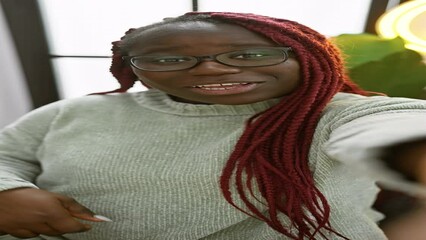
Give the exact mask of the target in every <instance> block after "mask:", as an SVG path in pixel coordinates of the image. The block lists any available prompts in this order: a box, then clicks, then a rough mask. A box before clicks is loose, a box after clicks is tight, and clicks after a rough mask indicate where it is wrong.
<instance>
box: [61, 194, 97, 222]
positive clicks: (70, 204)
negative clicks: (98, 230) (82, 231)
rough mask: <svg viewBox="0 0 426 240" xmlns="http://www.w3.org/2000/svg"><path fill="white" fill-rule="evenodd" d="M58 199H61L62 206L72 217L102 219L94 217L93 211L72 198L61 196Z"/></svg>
mask: <svg viewBox="0 0 426 240" xmlns="http://www.w3.org/2000/svg"><path fill="white" fill-rule="evenodd" d="M59 200H60V201H61V204H62V206H64V208H65V209H67V210H68V212H69V214H71V216H73V217H76V218H79V219H83V220H88V221H93V222H102V221H103V220H101V219H98V218H96V217H95V213H94V212H92V211H91V210H90V209H88V208H86V207H85V206H83V205H81V204H80V203H79V202H77V201H76V200H75V199H74V198H70V197H65V196H61V197H60V198H59Z"/></svg>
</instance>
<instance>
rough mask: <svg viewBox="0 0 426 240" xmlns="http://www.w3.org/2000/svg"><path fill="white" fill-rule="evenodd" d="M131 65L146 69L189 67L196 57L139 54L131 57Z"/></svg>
mask: <svg viewBox="0 0 426 240" xmlns="http://www.w3.org/2000/svg"><path fill="white" fill-rule="evenodd" d="M131 62H132V64H133V66H135V67H137V68H139V69H142V70H147V71H172V70H180V69H185V68H190V67H192V66H194V65H195V64H197V59H196V58H193V57H189V56H139V57H133V58H131Z"/></svg>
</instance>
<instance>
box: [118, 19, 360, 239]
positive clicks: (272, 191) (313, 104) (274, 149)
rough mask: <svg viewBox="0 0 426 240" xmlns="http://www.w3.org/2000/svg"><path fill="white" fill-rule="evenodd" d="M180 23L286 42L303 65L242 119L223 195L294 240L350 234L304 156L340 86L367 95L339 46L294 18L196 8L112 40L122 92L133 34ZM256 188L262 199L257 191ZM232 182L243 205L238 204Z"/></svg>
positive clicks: (129, 78)
mask: <svg viewBox="0 0 426 240" xmlns="http://www.w3.org/2000/svg"><path fill="white" fill-rule="evenodd" d="M185 21H208V22H216V23H217V22H220V23H230V24H237V25H240V26H242V27H244V28H246V29H248V30H250V31H253V32H256V33H259V34H261V35H263V36H266V37H267V38H269V39H272V40H273V41H275V42H276V43H278V44H279V45H281V46H289V47H291V48H292V49H293V52H294V53H295V55H296V58H297V61H298V62H299V63H300V67H301V83H300V85H299V86H298V88H297V89H296V90H295V91H294V92H293V93H291V94H290V95H287V96H284V97H283V98H282V100H281V101H280V102H279V103H278V104H277V105H275V106H273V107H271V108H269V109H267V110H266V111H264V112H261V113H258V114H256V115H254V116H252V117H251V118H250V119H249V120H248V121H247V123H246V127H245V130H244V132H243V134H242V135H241V137H240V138H239V140H238V142H237V144H236V146H235V148H234V150H233V152H232V154H231V156H230V157H229V160H228V161H227V163H226V164H225V167H224V168H223V172H222V176H221V178H220V187H221V190H222V192H223V196H224V198H225V199H226V200H227V201H228V202H229V203H230V204H231V205H233V206H234V207H236V208H237V209H239V210H241V211H243V212H245V213H247V214H249V215H250V216H253V217H256V218H258V219H260V220H262V221H265V222H266V223H267V224H268V225H269V226H271V227H272V228H273V229H275V230H277V231H278V232H280V233H282V234H283V235H285V236H287V237H290V238H292V239H298V240H301V239H315V236H316V235H317V234H319V235H321V236H322V237H324V238H326V239H327V237H326V236H325V233H324V230H325V231H329V232H332V233H334V234H336V235H338V236H340V237H342V238H344V239H347V238H346V237H344V236H343V235H342V234H340V233H338V232H336V231H335V230H333V229H332V227H331V226H330V222H329V217H330V207H329V205H328V203H327V200H326V198H325V196H324V195H323V194H322V193H321V192H320V191H319V189H318V188H317V187H316V186H315V182H314V179H313V176H312V172H311V170H310V168H309V159H308V158H309V156H308V154H309V150H310V146H311V142H312V138H313V135H314V132H315V128H316V125H317V123H318V121H319V118H320V114H321V111H322V110H323V109H324V107H325V106H326V104H327V103H328V102H329V101H330V100H331V98H332V97H333V96H334V95H335V94H336V93H337V92H339V91H344V92H351V93H359V94H365V92H364V91H362V90H361V89H359V88H358V87H357V86H356V85H355V84H354V83H353V82H351V81H350V80H349V78H348V76H347V74H346V72H345V69H344V64H343V60H342V58H341V55H340V51H339V50H338V49H337V48H336V47H335V46H334V45H333V44H331V43H330V42H329V41H328V40H327V39H326V38H325V37H324V36H323V35H321V34H319V33H317V32H316V31H314V30H312V29H310V28H308V27H306V26H304V25H301V24H298V23H296V22H293V21H289V20H283V19H277V18H271V17H266V16H259V15H254V14H241V13H196V12H194V13H189V14H186V15H183V16H181V17H178V18H173V19H168V20H165V21H163V22H162V23H159V24H154V25H150V26H147V27H144V28H140V29H137V30H136V31H133V32H132V33H130V34H128V35H127V36H125V37H124V40H123V38H122V41H121V42H119V43H117V42H116V44H117V45H114V47H116V46H119V49H117V48H114V47H113V52H114V56H115V57H114V56H113V63H112V66H111V72H112V74H113V75H114V76H115V77H116V78H117V79H118V80H119V82H120V84H121V88H120V89H118V90H120V91H122V90H124V91H125V90H127V89H128V88H129V86H131V85H132V83H131V82H132V81H133V82H134V81H135V80H136V78H135V76H134V75H133V73H131V72H129V70H128V69H130V67H129V66H126V65H125V64H124V63H123V61H122V59H121V55H123V54H125V53H126V51H128V48H129V47H130V46H131V45H132V43H133V42H134V41H137V36H138V35H139V34H140V33H141V32H142V31H144V30H146V29H149V28H153V27H156V26H159V25H164V24H167V23H173V22H185ZM126 49H127V50H126ZM130 71H131V70H130ZM116 91H117V90H116ZM254 186H256V189H257V190H258V191H259V192H260V194H261V199H262V200H261V199H259V197H256V196H255V195H256V194H255V191H254V189H255V187H254ZM233 187H235V191H236V193H237V194H238V196H239V198H240V199H241V200H242V201H243V203H244V205H245V206H238V205H237V204H236V203H235V201H234V199H233V197H232V195H233V190H232V189H233ZM250 197H254V199H255V201H253V200H250ZM259 202H261V203H263V205H264V206H266V207H267V213H262V211H261V210H260V209H259V208H258V207H256V205H255V204H256V203H259ZM279 213H283V214H285V215H286V216H287V217H288V219H289V220H290V222H291V226H284V225H283V223H282V221H281V220H280V218H281V217H282V215H281V216H280V215H279ZM290 227H293V228H294V229H295V230H297V231H292V230H291V229H290ZM312 229H313V230H312Z"/></svg>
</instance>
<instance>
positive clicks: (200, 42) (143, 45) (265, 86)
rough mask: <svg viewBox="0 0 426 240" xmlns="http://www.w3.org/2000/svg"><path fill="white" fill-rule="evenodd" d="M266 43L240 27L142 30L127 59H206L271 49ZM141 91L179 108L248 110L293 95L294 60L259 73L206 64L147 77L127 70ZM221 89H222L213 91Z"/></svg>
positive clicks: (297, 77)
mask: <svg viewBox="0 0 426 240" xmlns="http://www.w3.org/2000/svg"><path fill="white" fill-rule="evenodd" d="M277 46H278V45H277V44H276V43H274V42H272V41H271V40H269V39H267V38H265V37H263V36H260V35H258V34H256V33H253V32H251V31H248V30H246V29H245V28H243V27H240V26H237V25H232V24H213V23H206V22H189V23H173V24H168V25H164V26H161V27H158V28H155V29H150V30H146V31H145V32H143V33H142V34H141V37H139V38H138V41H137V43H136V44H135V45H134V46H133V47H132V48H131V50H130V51H129V56H139V55H148V54H149V55H171V56H176V55H185V56H207V55H215V54H218V53H224V52H230V51H236V50H241V49H247V48H253V47H255V48H257V47H277ZM133 71H134V73H135V74H136V76H138V78H139V79H140V80H141V81H142V82H143V83H144V84H146V85H148V86H150V87H152V88H155V89H158V90H161V91H164V92H166V93H167V94H169V95H170V96H171V97H172V98H173V99H175V100H176V101H180V102H188V103H202V104H229V105H237V104H249V103H254V102H259V101H264V100H268V99H271V98H277V97H281V96H284V95H288V94H290V93H291V92H293V91H294V90H295V89H296V87H297V86H298V83H299V81H300V74H299V63H298V62H297V61H296V60H295V59H294V58H291V57H290V58H289V59H288V60H287V61H285V62H282V63H279V64H276V65H272V66H261V67H235V66H228V65H224V64H221V63H219V62H216V61H212V60H206V61H202V62H201V63H199V64H198V65H196V66H195V67H193V68H190V69H184V70H177V71H167V72H150V71H143V70H139V69H136V68H133ZM219 84H223V85H219Z"/></svg>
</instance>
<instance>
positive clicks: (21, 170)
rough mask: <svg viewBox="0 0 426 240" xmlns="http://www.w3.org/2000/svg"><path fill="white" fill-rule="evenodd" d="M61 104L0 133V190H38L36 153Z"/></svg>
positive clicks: (38, 170)
mask: <svg viewBox="0 0 426 240" xmlns="http://www.w3.org/2000/svg"><path fill="white" fill-rule="evenodd" d="M58 105H59V104H58V103H53V104H49V105H46V106H43V107H41V108H38V109H36V110H33V111H32V112H30V113H28V114H26V115H24V116H23V117H21V118H20V119H18V120H17V121H16V122H14V123H12V124H11V125H9V126H7V127H6V128H4V129H3V130H2V131H1V132H0V191H3V190H8V189H13V188H20V187H33V188H37V186H36V185H35V184H34V181H35V179H36V177H37V175H38V174H39V173H40V172H41V168H40V164H39V161H38V159H37V152H38V150H39V148H40V146H41V144H42V143H43V139H44V137H45V135H46V134H47V132H48V131H49V127H50V124H51V123H52V121H54V119H55V116H56V115H57V113H58Z"/></svg>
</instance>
